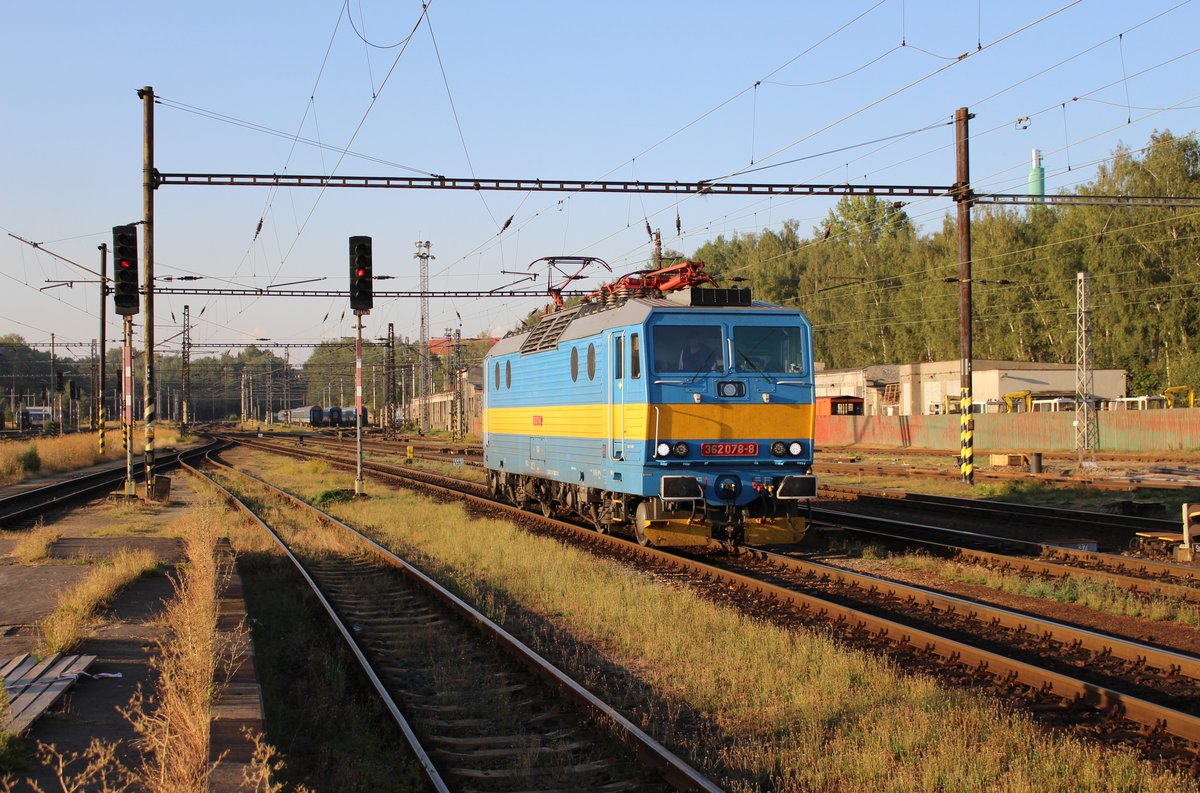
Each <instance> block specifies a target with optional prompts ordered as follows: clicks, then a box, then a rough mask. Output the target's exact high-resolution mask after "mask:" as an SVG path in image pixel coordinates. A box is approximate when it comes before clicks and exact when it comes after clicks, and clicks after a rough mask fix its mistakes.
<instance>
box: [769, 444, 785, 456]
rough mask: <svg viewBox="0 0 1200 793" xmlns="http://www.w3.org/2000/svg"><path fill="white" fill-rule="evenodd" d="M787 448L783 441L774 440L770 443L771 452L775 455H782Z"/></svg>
mask: <svg viewBox="0 0 1200 793" xmlns="http://www.w3.org/2000/svg"><path fill="white" fill-rule="evenodd" d="M787 450H788V448H787V444H786V443H784V442H783V441H775V442H774V443H772V444H771V454H773V455H775V456H776V457H782V456H783V455H785V454H787Z"/></svg>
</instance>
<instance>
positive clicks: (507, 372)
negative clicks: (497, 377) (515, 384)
mask: <svg viewBox="0 0 1200 793" xmlns="http://www.w3.org/2000/svg"><path fill="white" fill-rule="evenodd" d="M504 387H505V388H512V361H505V362H504Z"/></svg>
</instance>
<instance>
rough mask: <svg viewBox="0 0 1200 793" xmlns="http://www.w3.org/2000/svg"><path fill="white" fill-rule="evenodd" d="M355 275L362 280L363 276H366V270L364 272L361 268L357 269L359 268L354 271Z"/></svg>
mask: <svg viewBox="0 0 1200 793" xmlns="http://www.w3.org/2000/svg"><path fill="white" fill-rule="evenodd" d="M355 274H356V275H358V277H359V278H362V277H363V276H364V275H366V274H367V271H366V270H364V269H363V268H362V267H359V268H358V269H357V270H356V271H355Z"/></svg>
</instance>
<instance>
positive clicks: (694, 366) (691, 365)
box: [678, 334, 717, 372]
mask: <svg viewBox="0 0 1200 793" xmlns="http://www.w3.org/2000/svg"><path fill="white" fill-rule="evenodd" d="M716 364H717V356H716V353H715V352H713V350H712V348H711V347H709V346H708V345H707V344H705V343H704V342H703V341H702V340H701V339H700V337H699V336H698V335H696V334H693V335H692V336H690V337H689V338H688V341H687V344H685V345H683V349H682V350H680V351H679V369H678V371H680V372H711V371H712V370H713V369H715V368H716Z"/></svg>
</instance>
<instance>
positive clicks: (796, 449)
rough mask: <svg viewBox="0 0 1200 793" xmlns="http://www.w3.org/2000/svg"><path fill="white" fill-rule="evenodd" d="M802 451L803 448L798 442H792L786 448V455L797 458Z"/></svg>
mask: <svg viewBox="0 0 1200 793" xmlns="http://www.w3.org/2000/svg"><path fill="white" fill-rule="evenodd" d="M802 451H804V447H803V446H801V445H800V441H792V442H791V444H790V445H789V446H788V453H789V454H791V455H792V456H793V457H799V456H800V452H802Z"/></svg>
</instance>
